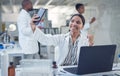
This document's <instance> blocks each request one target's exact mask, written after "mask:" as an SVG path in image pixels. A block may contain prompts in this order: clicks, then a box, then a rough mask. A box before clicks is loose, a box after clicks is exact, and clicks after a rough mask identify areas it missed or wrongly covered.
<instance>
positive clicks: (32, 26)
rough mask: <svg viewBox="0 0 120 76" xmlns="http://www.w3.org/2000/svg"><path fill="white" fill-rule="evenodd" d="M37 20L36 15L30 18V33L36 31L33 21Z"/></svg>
mask: <svg viewBox="0 0 120 76" xmlns="http://www.w3.org/2000/svg"><path fill="white" fill-rule="evenodd" d="M37 18H38V16H37V15H34V16H33V17H32V19H31V22H30V25H31V28H32V31H33V32H34V31H35V29H36V25H35V23H34V22H35V21H38V20H37Z"/></svg>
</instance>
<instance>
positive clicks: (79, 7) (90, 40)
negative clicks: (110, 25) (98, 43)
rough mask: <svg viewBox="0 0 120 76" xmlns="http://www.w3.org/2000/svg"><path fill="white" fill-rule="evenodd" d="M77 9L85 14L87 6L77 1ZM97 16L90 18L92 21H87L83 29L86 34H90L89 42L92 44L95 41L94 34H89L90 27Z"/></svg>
mask: <svg viewBox="0 0 120 76" xmlns="http://www.w3.org/2000/svg"><path fill="white" fill-rule="evenodd" d="M75 9H76V10H77V12H78V13H79V14H83V13H84V12H85V6H84V4H82V3H77V4H76V5H75ZM95 20H96V19H95V17H93V18H92V19H91V20H90V22H89V23H85V25H84V28H83V30H82V32H83V33H84V34H87V35H88V38H89V42H90V46H92V45H93V44H94V43H93V38H94V37H93V35H91V34H88V29H89V28H90V25H91V24H92V23H93V22H95Z"/></svg>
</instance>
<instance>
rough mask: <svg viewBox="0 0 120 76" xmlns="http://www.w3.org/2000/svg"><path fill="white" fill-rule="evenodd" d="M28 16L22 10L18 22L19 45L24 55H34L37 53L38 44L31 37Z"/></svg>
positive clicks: (29, 18)
mask: <svg viewBox="0 0 120 76" xmlns="http://www.w3.org/2000/svg"><path fill="white" fill-rule="evenodd" d="M30 20H31V17H30V14H29V13H28V12H27V11H26V10H24V9H22V10H21V12H20V14H19V17H18V20H17V25H18V31H19V44H20V46H21V48H22V52H23V53H24V54H35V53H37V52H38V43H37V41H36V40H34V39H33V37H32V34H33V32H32V29H31V26H30Z"/></svg>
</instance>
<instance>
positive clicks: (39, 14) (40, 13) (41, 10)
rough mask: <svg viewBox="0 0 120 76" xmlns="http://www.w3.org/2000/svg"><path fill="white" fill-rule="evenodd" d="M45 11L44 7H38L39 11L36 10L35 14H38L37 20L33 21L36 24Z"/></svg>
mask: <svg viewBox="0 0 120 76" xmlns="http://www.w3.org/2000/svg"><path fill="white" fill-rule="evenodd" d="M45 12H46V9H44V8H40V9H39V11H38V13H37V15H38V18H37V20H38V21H35V22H34V23H35V24H36V25H38V24H39V23H40V21H41V19H42V17H43V15H44V14H45Z"/></svg>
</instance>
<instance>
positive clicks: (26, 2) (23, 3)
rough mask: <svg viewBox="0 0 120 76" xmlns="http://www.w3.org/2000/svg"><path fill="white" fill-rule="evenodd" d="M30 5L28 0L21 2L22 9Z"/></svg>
mask: <svg viewBox="0 0 120 76" xmlns="http://www.w3.org/2000/svg"><path fill="white" fill-rule="evenodd" d="M29 3H31V1H30V0H23V1H22V8H24V7H25V6H26V5H27V4H29Z"/></svg>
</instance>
